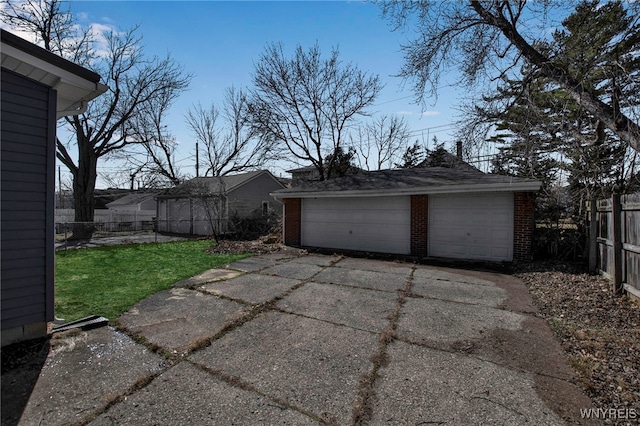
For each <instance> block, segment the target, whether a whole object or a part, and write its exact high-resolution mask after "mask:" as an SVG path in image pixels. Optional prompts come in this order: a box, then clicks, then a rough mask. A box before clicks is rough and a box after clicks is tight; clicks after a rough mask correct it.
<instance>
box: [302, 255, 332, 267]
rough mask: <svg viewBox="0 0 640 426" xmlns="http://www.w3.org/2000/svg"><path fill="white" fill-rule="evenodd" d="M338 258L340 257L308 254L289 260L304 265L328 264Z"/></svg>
mask: <svg viewBox="0 0 640 426" xmlns="http://www.w3.org/2000/svg"><path fill="white" fill-rule="evenodd" d="M340 259H342V257H341V256H318V255H313V254H309V255H307V256H300V257H297V258H295V259H291V262H292V263H302V264H306V265H318V266H330V265H332V264H333V263H335V262H337V261H338V260H340Z"/></svg>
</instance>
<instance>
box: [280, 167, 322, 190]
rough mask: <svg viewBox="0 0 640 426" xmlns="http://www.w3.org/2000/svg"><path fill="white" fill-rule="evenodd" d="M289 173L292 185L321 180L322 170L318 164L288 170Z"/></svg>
mask: <svg viewBox="0 0 640 426" xmlns="http://www.w3.org/2000/svg"><path fill="white" fill-rule="evenodd" d="M287 173H291V186H298V185H300V184H301V183H304V182H314V181H317V180H320V172H319V171H318V168H317V167H316V166H306V167H300V168H297V169H292V170H287Z"/></svg>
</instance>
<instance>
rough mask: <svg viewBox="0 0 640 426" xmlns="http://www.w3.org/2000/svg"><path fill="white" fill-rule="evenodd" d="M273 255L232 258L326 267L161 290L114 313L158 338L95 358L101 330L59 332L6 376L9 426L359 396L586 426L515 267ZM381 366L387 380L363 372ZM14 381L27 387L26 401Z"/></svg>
mask: <svg viewBox="0 0 640 426" xmlns="http://www.w3.org/2000/svg"><path fill="white" fill-rule="evenodd" d="M268 256H269V257H267V258H262V257H259V258H254V259H253V260H252V261H251V262H246V261H245V262H243V261H240V262H243V263H239V265H236V266H238V267H239V268H240V267H244V268H245V269H249V268H254V269H256V270H266V269H267V268H271V267H275V266H276V265H287V267H286V268H280V271H287V270H289V271H291V270H296V269H300V270H305V267H306V266H311V267H312V268H320V267H323V268H325V269H324V270H323V271H321V272H320V273H318V274H317V275H316V276H314V278H313V279H312V280H309V281H310V282H306V281H301V280H297V279H291V278H285V277H279V276H275V275H264V274H260V273H257V272H248V273H246V274H243V275H240V276H237V277H235V278H230V279H228V280H225V281H218V282H205V283H204V284H201V286H202V288H199V289H197V290H194V289H187V288H172V289H171V290H168V291H163V292H160V293H157V294H155V295H153V296H151V297H149V298H148V299H145V300H144V301H142V302H140V303H138V304H136V305H135V306H134V307H133V308H131V309H130V310H129V311H128V312H127V313H125V314H124V315H123V316H122V317H120V318H119V319H118V320H116V321H117V322H118V323H119V324H121V325H122V326H123V327H124V328H126V329H127V331H128V332H130V333H131V334H132V335H135V336H136V337H138V336H139V337H140V339H139V340H137V341H138V342H144V343H145V344H146V345H147V346H148V347H149V349H145V347H144V346H143V345H142V344H139V343H134V342H133V341H132V340H131V339H130V338H129V337H127V336H126V335H124V334H123V333H117V334H116V336H118V337H117V338H114V339H115V340H116V343H113V344H109V343H108V336H105V339H107V340H105V341H104V347H103V348H102V350H101V351H98V352H97V353H98V354H100V356H97V355H96V354H94V352H93V350H94V349H92V348H95V346H92V345H93V343H91V342H92V340H91V336H92V333H95V332H98V333H103V331H100V330H107V329H99V330H93V331H90V332H88V333H85V334H82V333H79V334H76V335H66V336H67V337H69V339H68V340H66V341H65V343H64V344H58V343H56V344H54V345H53V347H52V348H51V351H50V353H49V354H48V357H47V356H46V353H45V352H46V351H47V350H48V349H49V347H48V346H45V347H43V348H42V351H41V352H42V355H41V357H40V358H38V360H37V362H36V361H34V362H33V364H29V365H27V366H25V368H33V369H34V370H36V371H35V372H34V373H31V374H30V375H28V374H23V375H19V373H17V372H13V371H8V372H3V374H2V387H3V396H2V421H3V424H5V419H10V418H11V419H19V421H20V424H29V425H31V424H33V425H40V424H70V423H71V424H75V423H77V424H87V423H89V422H91V421H92V420H95V421H94V423H95V424H100V425H102V424H109V422H110V421H113V422H115V423H119V424H171V425H173V424H193V423H197V424H201V423H208V424H233V423H234V422H236V423H237V424H263V423H266V424H287V423H290V424H306V423H311V424H313V423H314V422H315V421H319V422H320V423H325V424H351V423H352V422H353V420H354V419H353V418H352V416H353V415H354V413H356V412H357V413H358V415H359V414H360V413H363V411H360V408H361V407H364V409H365V410H364V412H365V416H366V414H367V413H371V414H372V415H373V419H372V420H371V421H370V422H369V424H372V425H377V424H387V423H392V424H393V423H395V424H405V423H410V422H415V423H418V422H436V423H437V422H445V421H446V422H449V424H468V423H472V424H494V423H498V424H520V423H524V422H529V423H530V424H555V423H558V416H562V417H563V418H565V419H567V422H568V423H580V422H581V420H580V413H579V408H583V407H589V406H590V402H589V398H588V397H587V396H586V395H585V394H584V392H582V391H581V390H580V389H579V387H578V386H576V385H574V384H572V382H574V383H575V377H574V376H573V375H572V372H571V369H570V367H569V365H568V363H567V360H566V357H565V356H564V353H563V352H562V350H561V348H560V346H559V344H558V342H557V340H555V338H554V336H553V333H552V331H551V330H550V329H549V327H548V325H547V324H546V323H545V322H544V320H542V319H540V318H536V317H535V312H536V309H535V307H534V306H533V305H532V302H531V298H530V296H529V294H528V292H527V289H526V286H525V285H524V284H523V283H522V282H521V281H519V280H517V279H515V278H513V277H510V276H506V275H499V274H494V273H486V272H479V271H465V270H459V271H458V270H453V269H445V268H432V267H424V266H420V265H411V264H404V265H403V264H396V263H395V262H379V261H374V260H369V259H354V260H349V259H341V261H340V262H338V263H337V264H336V265H335V266H334V261H335V259H336V257H332V256H326V257H322V256H320V255H313V256H311V255H310V256H301V257H299V258H290V259H287V258H282V257H279V256H270V255H268ZM301 259H305V260H301ZM342 262H344V263H342ZM376 262H379V264H377V263H376ZM390 269H393V271H391V270H390ZM414 269H415V274H413V278H412V280H411V282H412V287H413V295H409V296H408V297H407V298H406V299H405V300H404V303H403V304H402V305H400V306H399V307H400V316H399V318H398V324H397V330H396V334H395V335H390V334H389V335H386V337H388V339H389V340H388V341H389V344H388V346H386V350H387V354H386V355H388V356H386V357H385V356H381V355H384V354H381V353H380V351H381V349H382V348H384V346H380V340H379V339H380V333H379V330H380V329H381V328H383V327H385V326H387V325H388V324H389V321H390V319H389V314H390V313H391V312H393V309H394V308H395V307H396V304H397V299H398V297H399V296H400V295H401V293H400V292H399V291H398V290H399V289H402V288H403V287H404V286H405V284H406V283H408V282H409V277H411V276H412V275H411V271H412V270H414ZM228 270H229V271H232V272H238V270H234V269H232V268H229V269H228ZM274 270H276V271H277V270H278V269H277V268H276V269H274ZM306 270H308V269H306ZM205 290H206V291H205ZM211 293H215V294H211ZM285 294H286V296H285ZM505 294H506V296H505ZM280 297H282V299H280V300H279V301H278V303H277V305H276V306H273V305H271V304H268V303H267V304H264V305H263V306H261V307H260V308H259V309H256V306H255V304H262V303H264V302H268V301H270V300H277V299H278V298H280ZM501 298H506V300H505V301H501V302H499V300H501ZM232 299H236V300H235V301H234V300H232ZM496 304H497V306H500V309H496V308H495V306H496ZM249 305H254V306H249ZM230 324H231V325H233V327H228V328H227V327H225V325H230ZM221 331H224V333H221ZM111 332H113V330H112V331H111ZM74 333H77V331H75V332H74ZM214 336H215V339H214ZM85 340H86V341H85ZM120 340H122V342H126V343H124V344H122V345H120V344H119V343H117V342H120ZM385 341H387V340H385ZM87 342H89V343H87ZM208 345H209V346H208ZM121 346H122V347H121ZM157 347H159V348H162V349H164V350H165V351H169V352H171V353H172V354H173V356H170V357H169V359H170V360H171V361H166V362H171V363H176V364H171V365H173V367H172V368H170V369H169V370H166V371H165V369H166V368H168V365H165V361H164V360H163V358H160V357H159V356H158V355H156V354H153V353H152V352H150V349H152V350H155V349H156V348H157ZM3 351H4V348H3ZM116 353H117V354H116ZM3 355H4V354H3ZM180 355H184V356H180ZM3 359H4V358H3ZM45 360H46V361H45ZM55 360H64V362H60V363H59V364H57V365H56V366H55V367H53V368H55V369H56V373H55V375H54V374H53V373H52V372H51V370H49V367H48V365H49V363H52V362H54V361H55ZM45 362H46V363H47V366H46V367H44V368H43V371H42V372H41V371H39V370H40V368H42V363H45ZM378 362H380V363H381V367H380V369H379V370H378V372H379V376H377V378H375V377H374V378H372V380H373V381H368V380H367V378H371V373H372V371H373V370H372V369H373V366H374V363H378ZM141 363H142V364H141ZM58 369H59V370H58ZM16 371H20V370H16ZM22 373H24V369H23V370H22ZM39 374H41V375H42V376H43V378H40V377H39ZM76 376H79V377H76ZM27 380H28V382H26V381H27ZM7 383H9V385H7ZM23 383H25V384H23ZM41 383H42V384H41ZM7 386H8V387H7ZM15 388H19V390H16V389H15ZM60 388H63V390H60ZM5 389H10V392H13V393H16V394H17V393H19V392H21V395H22V398H21V400H19V401H17V402H14V401H13V400H12V399H11V398H10V397H7V396H6V394H7V393H8V392H5ZM25 389H26V390H25ZM31 391H33V394H31V393H30V392H31ZM367 391H371V393H368V392H367ZM58 394H59V395H58ZM363 395H364V396H365V399H364V404H363V405H361V404H360V403H361V402H362V400H361V399H360V398H361V397H362V396H363ZM367 395H369V396H370V397H366V396H367ZM29 396H31V399H29ZM211 401H215V402H216V404H215V405H214V406H213V407H212V404H211V403H210V402H211ZM172 402H173V403H174V404H173V405H171V404H172ZM354 406H357V407H356V408H358V409H357V410H356V409H355V408H354ZM34 407H35V408H34ZM106 407H109V408H108V410H107V411H106V412H103V411H104V410H105V409H106ZM368 408H370V409H371V411H370V412H369V411H367V409H368ZM154 410H155V411H154ZM352 410H354V411H352ZM551 410H552V411H553V413H555V415H554V414H553V413H552V412H551ZM7 411H9V413H7ZM100 413H102V415H100ZM97 415H100V417H99V418H98V419H96V418H95V417H96V416H97ZM201 419H205V421H201ZM17 421H18V420H15V421H14V422H13V423H11V422H8V424H15V423H16V422H17ZM181 422H182V423H181Z"/></svg>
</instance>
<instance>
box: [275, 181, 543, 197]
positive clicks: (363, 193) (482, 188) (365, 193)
mask: <svg viewBox="0 0 640 426" xmlns="http://www.w3.org/2000/svg"><path fill="white" fill-rule="evenodd" d="M540 186H541V183H540V182H538V181H527V182H513V183H499V184H497V183H490V184H461V185H441V186H430V187H415V188H402V189H385V190H378V189H360V190H347V191H295V190H293V191H286V192H280V191H276V192H272V193H271V194H270V195H271V196H272V197H274V198H276V199H278V200H282V199H285V198H343V197H350V198H353V197H393V196H400V195H432V194H462V193H478V192H537V191H539V190H540Z"/></svg>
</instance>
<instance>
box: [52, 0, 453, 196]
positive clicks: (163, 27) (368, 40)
mask: <svg viewBox="0 0 640 426" xmlns="http://www.w3.org/2000/svg"><path fill="white" fill-rule="evenodd" d="M70 6H71V10H72V12H73V13H74V14H75V15H76V17H77V18H78V21H79V23H81V24H82V25H83V26H86V25H97V26H105V27H106V28H109V27H110V28H113V29H116V30H125V29H129V28H131V27H133V26H135V25H139V26H140V29H139V33H140V34H141V35H142V36H143V45H144V46H145V51H146V53H147V54H148V55H158V56H164V55H166V54H167V53H170V54H171V55H172V57H173V58H175V59H176V60H177V61H178V62H179V63H180V64H182V65H183V66H184V69H185V71H186V72H188V73H191V74H193V75H194V78H193V80H192V82H191V85H190V87H189V89H188V91H186V92H185V93H183V94H182V95H181V97H180V98H179V99H178V100H177V101H176V103H175V104H174V106H173V108H172V111H171V115H170V117H169V120H168V126H169V129H170V131H171V132H172V133H173V135H174V136H175V137H176V139H177V140H178V142H179V149H178V151H177V153H176V157H177V160H178V164H179V166H180V167H182V168H183V169H184V171H186V172H187V173H190V174H192V175H193V174H195V167H194V161H195V160H194V158H195V140H194V138H193V137H192V135H191V133H190V131H189V130H188V129H187V127H186V125H185V122H184V114H185V112H186V111H187V109H189V107H191V106H192V105H194V104H195V103H198V102H200V103H202V105H204V106H207V105H209V104H210V103H211V102H214V103H216V105H218V106H220V105H221V101H222V99H223V93H224V90H225V89H226V88H227V87H230V86H232V85H233V86H235V87H236V88H241V87H247V86H250V85H251V78H252V72H253V69H254V63H255V62H256V61H257V60H258V59H259V57H260V55H261V53H263V51H264V49H265V47H266V46H267V44H269V43H273V42H281V43H283V45H284V48H285V51H286V52H293V50H294V49H295V48H296V46H297V45H301V46H302V47H303V48H305V49H307V48H309V47H311V46H312V45H313V44H314V43H316V42H317V43H318V45H319V46H320V48H321V50H322V52H323V54H326V55H329V53H330V51H331V49H332V48H333V47H338V48H339V51H340V58H341V59H342V60H343V61H344V62H351V63H353V64H355V65H357V66H358V68H360V69H361V70H363V71H366V72H368V73H372V74H378V75H379V76H380V78H381V81H382V82H383V84H384V85H385V87H384V89H383V90H382V92H381V94H380V96H379V98H378V99H377V101H376V103H375V105H374V106H373V107H372V108H370V112H372V113H373V114H374V116H375V115H377V114H400V115H402V116H403V117H405V119H406V120H407V122H408V124H409V126H410V128H411V129H412V130H413V133H412V137H411V139H412V142H413V140H419V141H420V142H421V143H425V144H428V145H429V146H431V145H432V143H431V141H432V139H433V136H434V135H435V136H437V137H438V139H439V140H440V141H441V142H448V144H447V145H449V144H450V143H452V142H453V136H452V133H453V126H452V123H453V122H454V121H455V120H456V118H457V117H456V114H457V111H456V110H455V109H454V107H455V106H456V105H457V104H459V102H460V99H459V97H460V93H461V92H457V91H456V90H454V89H453V88H452V86H454V85H456V83H457V81H456V74H453V73H452V74H451V75H450V76H448V77H443V78H442V79H441V82H442V83H441V85H442V90H441V91H440V96H439V97H438V100H437V102H436V100H435V99H431V100H427V104H426V105H418V104H416V103H415V99H416V95H415V93H413V92H412V90H411V83H410V82H409V83H406V84H403V80H402V79H401V78H399V77H394V75H396V74H397V73H398V72H399V70H400V67H401V66H402V63H403V58H402V52H401V45H402V44H403V43H406V42H407V41H408V40H409V39H410V38H411V34H407V33H403V32H402V31H395V32H394V31H392V27H391V25H390V23H389V21H388V20H386V19H384V18H382V17H381V13H380V9H379V7H378V6H376V5H374V4H371V3H367V2H363V1H281V2H276V1H72V2H71V3H70ZM98 166H99V172H101V173H107V172H113V171H114V170H116V169H117V168H118V167H119V165H117V164H113V162H111V163H109V162H105V161H101V162H99V165H98ZM290 167H291V165H288V164H279V165H278V166H277V167H275V168H274V170H273V172H274V173H275V174H276V175H282V176H287V174H286V173H285V170H287V169H288V168H290ZM62 172H63V175H65V171H64V167H63V170H62ZM67 176H68V174H67ZM63 180H64V178H63ZM105 185H106V184H105V183H104V181H102V180H100V181H99V183H98V187H103V186H105Z"/></svg>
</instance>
